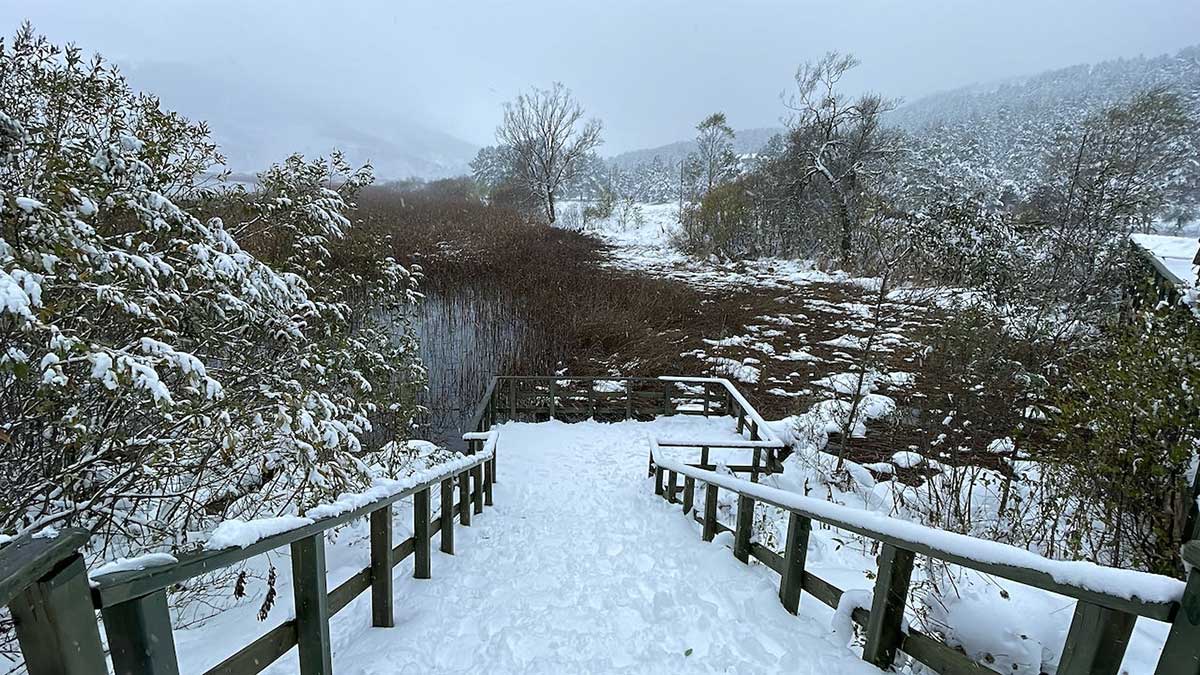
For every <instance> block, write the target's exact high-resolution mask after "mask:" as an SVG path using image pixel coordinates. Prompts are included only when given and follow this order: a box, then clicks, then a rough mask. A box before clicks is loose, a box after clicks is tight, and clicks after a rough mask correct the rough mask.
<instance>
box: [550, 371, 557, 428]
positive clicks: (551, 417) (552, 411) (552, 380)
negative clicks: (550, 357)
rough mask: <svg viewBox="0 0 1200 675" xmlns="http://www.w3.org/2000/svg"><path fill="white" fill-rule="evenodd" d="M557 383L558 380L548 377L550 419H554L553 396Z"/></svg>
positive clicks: (554, 396)
mask: <svg viewBox="0 0 1200 675" xmlns="http://www.w3.org/2000/svg"><path fill="white" fill-rule="evenodd" d="M557 385H558V380H556V379H554V378H553V377H551V378H550V419H555V416H554V410H555V404H556V401H555V398H556V397H557V394H556V391H557V390H556V387H557Z"/></svg>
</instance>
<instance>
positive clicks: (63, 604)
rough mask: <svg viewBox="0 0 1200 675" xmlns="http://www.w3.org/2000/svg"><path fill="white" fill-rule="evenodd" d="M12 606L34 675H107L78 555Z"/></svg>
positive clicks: (17, 628)
mask: <svg viewBox="0 0 1200 675" xmlns="http://www.w3.org/2000/svg"><path fill="white" fill-rule="evenodd" d="M12 546H16V544H12ZM8 608H9V610H10V611H11V612H12V617H13V622H14V623H15V624H16V630H17V641H18V642H19V643H20V645H21V653H22V654H23V655H24V657H25V669H26V670H27V671H28V672H29V675H107V673H108V665H107V664H106V663H105V661H104V649H103V648H102V647H101V646H100V630H99V628H98V627H97V625H96V612H95V610H93V609H92V601H91V591H90V590H89V588H88V578H87V568H86V567H85V566H84V564H83V557H82V556H80V555H79V554H78V553H76V554H73V555H71V556H70V557H68V558H67V559H65V560H63V561H61V562H60V563H59V565H58V566H57V567H56V568H55V569H54V570H52V571H50V572H49V573H47V574H46V575H44V576H43V577H41V578H40V579H38V580H37V581H35V582H34V583H32V584H30V585H29V586H27V587H26V588H25V590H23V591H22V592H21V593H19V594H18V595H17V596H16V597H15V598H13V600H12V601H11V602H10V603H9V605H8ZM169 630H170V625H169V624H168V631H169ZM172 653H174V643H172ZM118 672H120V671H118Z"/></svg>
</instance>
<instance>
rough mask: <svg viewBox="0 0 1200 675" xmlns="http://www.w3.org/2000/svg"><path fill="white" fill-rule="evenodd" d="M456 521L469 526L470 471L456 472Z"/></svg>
mask: <svg viewBox="0 0 1200 675" xmlns="http://www.w3.org/2000/svg"><path fill="white" fill-rule="evenodd" d="M458 522H460V523H462V524H463V525H466V526H467V527H470V526H471V472H470V470H464V471H463V472H462V473H460V474H458Z"/></svg>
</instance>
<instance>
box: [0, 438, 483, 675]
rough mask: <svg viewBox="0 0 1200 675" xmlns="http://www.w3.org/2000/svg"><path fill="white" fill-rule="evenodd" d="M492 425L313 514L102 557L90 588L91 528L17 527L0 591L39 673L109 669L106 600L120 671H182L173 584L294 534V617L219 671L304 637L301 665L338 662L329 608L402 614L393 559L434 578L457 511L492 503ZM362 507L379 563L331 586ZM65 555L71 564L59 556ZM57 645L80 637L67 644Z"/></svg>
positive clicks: (4, 556) (251, 662)
mask: <svg viewBox="0 0 1200 675" xmlns="http://www.w3.org/2000/svg"><path fill="white" fill-rule="evenodd" d="M485 435H486V436H487V438H486V439H482V440H484V441H485V442H484V443H483V447H482V449H481V450H480V451H479V452H476V453H474V454H471V455H463V456H458V457H455V458H454V459H452V460H449V461H447V462H443V463H441V464H438V465H436V466H433V467H429V468H427V469H423V470H420V471H417V472H415V473H413V474H412V475H410V476H406V477H404V478H401V479H396V480H382V479H381V480H378V481H376V483H375V484H374V485H372V486H371V487H370V488H369V489H367V490H365V491H363V492H356V493H345V494H342V495H340V496H339V497H338V498H337V499H336V500H334V501H332V502H329V503H327V504H322V505H319V506H316V507H314V508H311V509H309V510H308V511H307V512H306V513H305V515H303V516H284V517H278V518H263V519H254V520H248V521H240V520H229V521H226V522H224V523H222V524H221V525H219V526H218V527H217V528H216V529H214V530H213V532H212V534H211V535H210V537H209V539H208V542H207V544H206V545H205V547H204V549H203V550H199V551H191V552H188V553H182V554H180V555H179V556H178V557H175V556H170V555H166V554H161V553H159V554H150V555H146V556H140V557H136V558H127V559H119V560H115V561H113V562H111V563H107V564H105V565H101V566H100V567H98V568H96V569H95V570H94V571H93V574H92V578H91V580H90V588H89V579H88V575H87V571H86V569H85V566H84V564H83V560H82V558H81V557H80V556H79V554H78V553H77V552H76V551H77V550H78V548H79V547H80V546H81V545H82V544H83V542H85V541H86V539H87V533H86V532H83V531H71V532H69V533H68V535H69V536H64V537H56V538H54V539H53V540H45V541H44V542H43V541H42V540H38V539H36V538H33V537H26V538H24V539H22V538H18V539H15V540H13V541H11V542H8V543H7V544H5V545H3V546H2V547H0V603H2V604H7V605H9V607H10V609H11V610H12V612H13V616H14V617H19V619H18V623H17V633H18V637H19V638H20V643H21V645H22V648H23V650H24V651H25V661H26V663H27V664H29V666H30V672H31V673H34V674H36V673H39V672H47V673H49V672H108V671H109V668H108V665H107V664H106V662H105V656H104V651H103V649H102V648H101V642H100V639H99V631H98V627H97V623H96V618H95V610H96V609H99V610H100V611H101V613H102V615H103V619H104V621H103V625H104V630H105V632H106V633H107V638H108V639H107V644H108V650H109V654H110V658H111V660H112V670H113V671H115V672H118V673H126V672H129V673H135V672H137V673H140V672H153V673H177V672H179V667H178V660H177V658H176V655H175V643H174V636H173V635H172V633H171V622H170V615H169V611H168V606H167V589H169V588H171V587H173V586H175V585H176V584H179V583H182V582H185V581H187V580H188V579H192V578H194V577H197V576H200V575H202V574H207V573H210V572H213V571H216V570H220V569H223V568H227V567H229V566H231V565H234V564H237V563H239V562H241V561H243V560H246V559H248V558H250V557H253V556H256V555H259V554H262V553H266V552H267V551H270V550H273V549H276V548H280V547H283V546H290V547H291V564H292V578H293V586H292V588H293V592H294V594H295V599H294V600H295V602H294V605H295V608H296V616H295V618H294V619H289V620H287V621H284V622H283V623H282V624H280V625H278V626H275V627H274V628H273V629H271V630H269V631H267V632H266V633H265V634H264V635H262V636H260V637H259V638H258V639H256V640H254V641H253V642H251V643H250V644H248V645H246V646H245V647H243V648H242V649H240V650H238V651H237V652H236V653H234V654H233V655H231V656H230V657H228V658H226V659H225V660H224V661H222V662H221V663H220V664H218V665H217V666H216V667H214V668H213V669H211V670H210V671H209V673H252V672H259V671H260V670H262V668H263V667H265V666H266V665H267V664H270V663H272V662H273V661H275V660H276V659H278V658H279V657H281V656H283V655H284V654H285V653H287V652H288V650H290V649H291V647H293V646H297V645H298V646H299V649H298V652H299V660H300V671H301V672H305V673H328V672H330V670H331V667H330V660H331V656H330V653H331V651H330V642H329V619H330V617H331V616H332V615H334V614H336V613H337V612H338V611H340V610H341V609H342V608H344V607H346V606H347V605H348V604H349V603H350V601H351V600H352V599H354V598H355V597H356V596H358V595H359V594H360V593H362V592H364V591H366V590H370V591H371V600H372V609H371V614H372V623H373V625H375V626H383V627H388V626H392V625H393V618H392V597H393V592H392V578H393V574H392V568H393V567H395V566H396V565H397V564H399V563H400V562H401V561H402V560H404V559H405V558H407V557H409V556H413V557H414V558H415V564H414V569H413V575H414V576H415V577H417V578H421V579H427V578H429V577H430V566H431V564H430V559H431V556H430V545H431V539H432V537H433V535H435V534H437V533H439V532H440V533H441V541H440V547H441V550H442V551H443V552H446V553H453V551H454V537H453V534H454V518H455V516H458V517H459V519H460V522H461V524H463V525H470V524H471V515H472V513H482V512H483V509H484V506H487V505H491V504H492V478H493V476H494V475H495V460H496V457H495V452H496V446H497V437H498V434H497V433H495V432H493V433H490V434H485ZM456 483H457V486H458V490H457V492H458V500H457V503H455V499H454V493H455V489H454V488H455V484H456ZM434 486H438V487H440V490H441V492H440V497H441V499H440V505H441V507H440V513H438V514H436V516H434V517H433V519H432V520H431V508H430V507H431V491H432V489H433V488H434ZM407 497H412V498H413V534H412V536H411V537H409V538H408V539H406V540H404V541H403V542H400V543H399V544H398V545H395V546H393V542H392V525H393V523H392V505H393V504H394V503H395V502H397V501H399V500H401V499H404V498H407ZM362 517H369V519H370V532H371V563H370V566H369V567H367V568H365V569H363V570H361V571H359V572H358V573H357V574H355V575H353V576H351V577H350V578H349V579H347V580H346V581H344V582H343V583H342V584H340V585H339V586H338V587H337V588H335V589H333V590H332V591H328V590H327V586H326V585H327V580H326V570H325V553H324V545H325V532H326V531H327V530H330V529H332V528H335V527H338V526H340V525H343V524H345V523H348V522H350V521H351V520H354V519H357V518H362ZM64 559H67V560H70V561H71V562H70V564H69V565H64V564H61V561H62V560H64ZM51 591H53V592H51ZM59 645H74V647H73V648H72V649H60V648H59ZM30 650H33V651H32V652H31V651H30Z"/></svg>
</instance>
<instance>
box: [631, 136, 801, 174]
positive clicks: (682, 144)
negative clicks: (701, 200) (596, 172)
mask: <svg viewBox="0 0 1200 675" xmlns="http://www.w3.org/2000/svg"><path fill="white" fill-rule="evenodd" d="M782 132H783V129H782V128H778V127H765V128H760V129H741V130H739V131H737V132H736V137H735V139H734V146H733V149H734V152H737V153H738V154H745V153H751V152H758V151H759V150H760V149H761V148H762V146H764V145H766V143H767V141H769V140H771V137H772V136H774V135H775V134H779V133H782ZM695 150H696V141H694V140H690V139H689V140H682V141H675V142H674V143H667V144H666V145H660V146H657V147H653V148H643V149H640V150H630V151H629V152H622V153H621V154H619V155H615V156H613V157H611V158H609V159H608V164H609V165H610V166H613V167H616V168H618V169H632V168H634V167H636V166H638V165H639V164H646V163H648V162H651V161H653V160H654V158H655V157H658V158H660V159H662V160H663V161H664V162H667V163H673V162H678V161H679V160H681V159H683V158H684V157H687V155H688V153H691V152H694V151H695Z"/></svg>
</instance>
